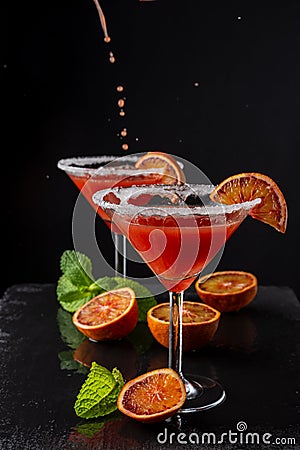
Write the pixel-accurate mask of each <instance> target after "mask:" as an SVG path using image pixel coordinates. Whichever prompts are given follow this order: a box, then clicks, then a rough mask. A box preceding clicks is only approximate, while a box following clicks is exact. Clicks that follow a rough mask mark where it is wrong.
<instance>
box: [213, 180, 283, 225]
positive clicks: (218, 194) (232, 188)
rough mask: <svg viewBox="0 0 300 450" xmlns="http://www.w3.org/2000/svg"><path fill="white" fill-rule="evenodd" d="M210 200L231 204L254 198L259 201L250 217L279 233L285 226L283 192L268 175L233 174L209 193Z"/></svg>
mask: <svg viewBox="0 0 300 450" xmlns="http://www.w3.org/2000/svg"><path fill="white" fill-rule="evenodd" d="M210 198H211V200H213V201H215V202H218V203H225V204H226V205H232V204H234V203H241V202H245V201H249V200H254V199H255V198H260V199H261V202H260V203H259V204H258V205H256V206H255V207H254V208H253V209H252V210H251V212H250V215H251V217H253V218H254V219H258V220H260V221H261V222H264V223H266V224H268V225H270V226H272V227H274V228H275V229H276V230H277V231H280V232H281V233H285V231H286V226H287V205H286V201H285V198H284V195H283V193H282V192H281V190H280V189H279V187H278V186H277V184H276V183H275V181H273V180H272V179H271V178H270V177H268V176H267V175H263V174H261V173H255V172H249V173H240V174H238V175H233V176H231V177H229V178H226V180H224V181H222V183H220V184H219V185H218V186H217V187H216V188H215V189H214V190H213V192H212V193H211V194H210Z"/></svg>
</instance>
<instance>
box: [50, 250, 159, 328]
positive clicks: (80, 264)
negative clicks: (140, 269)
mask: <svg viewBox="0 0 300 450" xmlns="http://www.w3.org/2000/svg"><path fill="white" fill-rule="evenodd" d="M60 268H61V271H62V275H61V277H60V278H59V280H58V283H57V288H56V293H57V298H58V301H59V302H60V304H61V306H62V308H63V309H64V310H66V311H68V312H70V313H73V312H75V311H77V309H78V308H80V307H81V306H83V305H84V304H85V303H87V302H88V301H89V300H91V299H92V298H93V297H95V296H96V295H99V294H102V293H103V292H107V291H110V290H112V289H119V288H122V287H130V288H131V289H133V290H134V292H135V295H136V299H137V302H138V307H139V321H146V320H147V311H148V309H150V308H151V307H152V306H154V305H156V300H155V298H154V296H153V295H152V294H151V292H150V291H149V289H147V288H146V287H144V286H142V285H141V284H140V283H138V282H137V281H133V280H129V279H127V278H121V277H108V276H105V277H102V278H98V279H97V281H95V279H94V277H93V275H92V262H91V260H90V258H88V257H87V256H86V255H84V254H83V253H80V252H77V251H75V250H66V251H65V252H64V253H63V254H62V256H61V260H60Z"/></svg>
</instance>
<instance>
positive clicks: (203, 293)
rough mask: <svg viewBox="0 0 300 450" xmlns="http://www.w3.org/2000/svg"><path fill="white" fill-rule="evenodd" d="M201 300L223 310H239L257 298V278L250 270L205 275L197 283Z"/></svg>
mask: <svg viewBox="0 0 300 450" xmlns="http://www.w3.org/2000/svg"><path fill="white" fill-rule="evenodd" d="M195 289H196V291H197V293H198V295H199V297H200V298H201V300H202V301H203V302H205V303H207V304H208V305H210V306H212V307H213V308H216V309H217V310H219V311H221V312H228V311H238V310H240V309H241V308H243V307H244V306H246V305H249V303H250V302H252V300H253V299H254V298H255V296H256V294H257V278H256V276H255V275H253V274H252V273H250V272H243V271H238V270H228V271H222V272H215V273H212V274H209V275H205V276H203V277H201V278H199V280H197V281H196V283H195Z"/></svg>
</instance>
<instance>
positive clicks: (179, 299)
mask: <svg viewBox="0 0 300 450" xmlns="http://www.w3.org/2000/svg"><path fill="white" fill-rule="evenodd" d="M169 300H170V319H169V322H170V328H169V367H171V368H172V369H173V370H175V371H176V372H177V373H178V374H179V375H180V376H181V378H183V374H182V308H183V292H169Z"/></svg>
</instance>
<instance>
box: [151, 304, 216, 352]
mask: <svg viewBox="0 0 300 450" xmlns="http://www.w3.org/2000/svg"><path fill="white" fill-rule="evenodd" d="M220 315H221V314H220V312H219V311H217V310H215V309H214V308H212V307H210V306H208V305H204V304H203V303H199V302H188V301H185V302H183V308H182V349H183V351H186V352H188V351H192V350H198V349H199V348H201V347H203V346H204V345H206V344H207V343H208V342H209V341H210V340H211V339H212V338H213V336H214V334H215V332H216V331H217V328H218V325H219V320H220ZM169 317H170V305H169V303H160V304H158V305H156V306H153V307H152V308H150V309H149V310H148V312H147V322H148V326H149V329H150V331H151V334H152V335H153V337H154V339H156V340H157V342H159V343H160V344H161V345H163V346H164V347H166V348H168V346H169V320H170V319H169Z"/></svg>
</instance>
